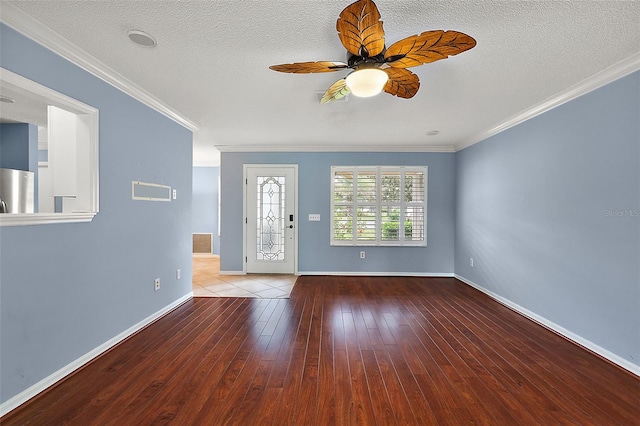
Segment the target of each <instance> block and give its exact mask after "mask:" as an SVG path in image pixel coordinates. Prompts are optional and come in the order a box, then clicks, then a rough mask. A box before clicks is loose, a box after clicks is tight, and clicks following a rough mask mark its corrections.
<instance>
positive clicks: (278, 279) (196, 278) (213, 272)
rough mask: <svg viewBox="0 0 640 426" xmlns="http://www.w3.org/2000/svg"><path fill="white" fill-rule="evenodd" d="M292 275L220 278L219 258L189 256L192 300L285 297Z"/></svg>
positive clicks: (248, 275)
mask: <svg viewBox="0 0 640 426" xmlns="http://www.w3.org/2000/svg"><path fill="white" fill-rule="evenodd" d="M296 278H297V277H296V276H295V275H276V274H265V275H262V274H247V275H220V257H219V256H213V255H194V256H193V296H194V297H254V298H262V299H282V298H288V297H289V294H290V293H291V289H292V288H293V284H294V283H295V282H296Z"/></svg>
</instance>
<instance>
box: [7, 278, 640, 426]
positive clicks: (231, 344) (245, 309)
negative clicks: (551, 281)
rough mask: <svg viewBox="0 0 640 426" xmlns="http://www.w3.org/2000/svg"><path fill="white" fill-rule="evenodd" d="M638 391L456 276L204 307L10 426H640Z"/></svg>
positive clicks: (104, 359) (308, 284)
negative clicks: (174, 425) (159, 425)
mask: <svg viewBox="0 0 640 426" xmlns="http://www.w3.org/2000/svg"><path fill="white" fill-rule="evenodd" d="M639 401H640V379H639V378H638V377H636V376H634V375H632V374H630V373H628V372H626V371H624V370H622V369H620V368H618V367H616V366H614V365H612V364H610V363H608V362H607V361H605V360H603V359H601V358H599V357H597V356H595V355H594V354H592V353H590V352H588V351H586V350H584V349H582V348H580V347H578V346H576V345H574V344H572V343H570V342H568V341H566V340H565V339H563V338H561V337H559V336H557V335H556V334H554V333H552V332H550V331H548V330H546V329H545V328H543V327H540V326H539V325H537V324H535V323H533V322H531V321H529V320H527V319H525V318H523V317H522V316H520V315H518V314H516V313H514V312H512V311H511V310H509V309H507V308H506V307H504V306H502V305H500V304H498V303H496V302H495V301H493V300H491V299H490V298H488V297H487V296H485V295H484V294H482V293H480V292H478V291H477V290H475V289H473V288H470V287H468V286H466V285H465V284H463V283H461V282H459V281H457V280H455V279H453V278H407V277H404V278H385V277H376V278H367V277H301V278H299V279H298V282H297V283H296V286H295V288H294V290H293V292H292V294H291V298H290V299H236V298H219V299H216V298H200V299H198V298H196V299H193V300H191V301H189V302H187V303H185V304H183V305H182V306H180V307H178V308H177V309H176V310H174V311H173V312H171V313H169V314H168V315H166V316H164V317H163V318H161V319H159V320H158V321H156V322H155V323H154V324H152V325H150V326H149V327H147V328H145V329H144V330H142V331H140V332H139V333H137V334H136V335H135V336H133V337H131V338H129V339H127V340H126V341H124V342H122V343H121V344H120V345H118V346H117V347H116V348H114V349H112V350H111V351H109V352H108V353H106V354H104V355H102V356H100V357H99V358H97V359H96V360H94V362H92V363H91V364H89V365H88V366H86V367H85V368H83V369H81V370H80V371H78V372H77V373H75V374H74V375H72V376H71V377H69V378H68V379H66V380H64V381H62V382H61V383H59V384H58V385H56V386H55V387H53V388H52V389H50V390H48V391H47V392H44V393H43V394H41V395H39V396H38V397H36V398H34V399H33V400H32V401H29V402H28V403H27V404H25V405H23V406H22V407H20V408H18V409H17V410H14V412H12V413H9V414H8V415H7V416H5V418H3V419H1V423H2V425H6V426H9V425H45V424H46V425H49V424H52V425H59V424H70V425H150V424H176V425H223V424H229V425H343V424H348V425H351V424H364V425H376V424H377V425H395V424H398V425H435V424H437V425H462V424H486V425H540V424H543V425H576V424H581V425H609V424H611V425H614V424H615V425H638V424H640V403H639Z"/></svg>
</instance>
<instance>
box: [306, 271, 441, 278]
mask: <svg viewBox="0 0 640 426" xmlns="http://www.w3.org/2000/svg"><path fill="white" fill-rule="evenodd" d="M296 275H344V276H349V277H442V278H446V277H453V276H454V274H453V272H367V271H355V272H354V271H343V272H339V271H299V272H297V273H296Z"/></svg>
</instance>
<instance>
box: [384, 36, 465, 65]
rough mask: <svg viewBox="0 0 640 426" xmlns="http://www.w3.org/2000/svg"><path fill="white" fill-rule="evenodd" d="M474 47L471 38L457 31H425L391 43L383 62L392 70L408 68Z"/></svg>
mask: <svg viewBox="0 0 640 426" xmlns="http://www.w3.org/2000/svg"><path fill="white" fill-rule="evenodd" d="M475 45H476V41H475V40H474V39H473V37H471V36H468V35H466V34H464V33H461V32H458V31H443V30H436V31H426V32H424V33H422V34H418V35H414V36H411V37H407V38H405V39H403V40H400V41H398V42H396V43H393V44H392V45H391V46H389V48H388V49H387V51H386V52H385V54H384V60H385V62H386V63H387V64H388V65H389V66H391V67H394V68H409V67H415V66H417V65H422V64H426V63H428V62H434V61H438V60H440V59H446V58H448V57H449V56H453V55H457V54H458V53H462V52H464V51H465V50H469V49H471V48H473V47H474V46H475Z"/></svg>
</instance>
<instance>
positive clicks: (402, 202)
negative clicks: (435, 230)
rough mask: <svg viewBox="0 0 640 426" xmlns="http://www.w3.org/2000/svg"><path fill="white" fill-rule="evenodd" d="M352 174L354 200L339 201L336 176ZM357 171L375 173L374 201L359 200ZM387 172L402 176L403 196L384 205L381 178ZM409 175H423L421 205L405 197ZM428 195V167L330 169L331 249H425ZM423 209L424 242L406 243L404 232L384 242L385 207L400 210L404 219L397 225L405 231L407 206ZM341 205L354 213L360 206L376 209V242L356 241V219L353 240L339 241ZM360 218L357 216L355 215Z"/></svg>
mask: <svg viewBox="0 0 640 426" xmlns="http://www.w3.org/2000/svg"><path fill="white" fill-rule="evenodd" d="M344 172H350V173H352V174H353V175H352V176H353V188H352V191H353V193H352V197H351V201H347V202H337V201H336V197H335V192H336V187H335V183H336V179H335V177H336V174H337V173H344ZM358 172H375V174H376V182H375V193H376V196H375V201H374V202H371V201H359V200H358V196H357V195H358V185H357V181H358V179H357V176H358ZM384 172H387V173H388V172H392V173H399V175H400V184H399V186H400V191H401V192H400V196H399V201H398V202H383V201H382V196H381V191H382V175H383V173H384ZM410 172H420V173H422V174H423V176H424V193H423V201H422V202H411V201H406V199H405V197H404V196H403V194H404V190H405V176H406V174H407V173H410ZM427 193H428V167H427V166H331V195H330V196H331V215H330V216H331V217H330V225H329V228H330V245H331V246H355V247H358V246H384V247H425V246H426V245H427V201H428V199H427ZM412 205H413V206H420V207H422V209H423V212H424V213H423V223H422V226H423V238H422V239H421V240H409V241H407V240H404V233H403V232H399V239H398V240H383V239H382V228H383V222H382V209H383V208H386V207H393V206H398V207H399V209H400V211H401V216H400V219H399V223H398V229H400V228H404V225H402V223H404V221H403V217H404V213H403V212H404V211H406V208H407V207H408V206H412ZM340 206H347V207H350V208H351V209H352V211H353V212H356V211H358V207H363V206H368V207H373V208H374V209H375V225H374V227H375V239H374V240H358V239H357V232H356V229H357V226H358V225H357V218H354V221H353V224H352V227H353V231H352V235H353V236H352V239H350V240H336V238H335V237H336V235H335V232H336V229H335V224H336V222H335V220H336V208H337V207H340ZM356 216H357V214H356Z"/></svg>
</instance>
